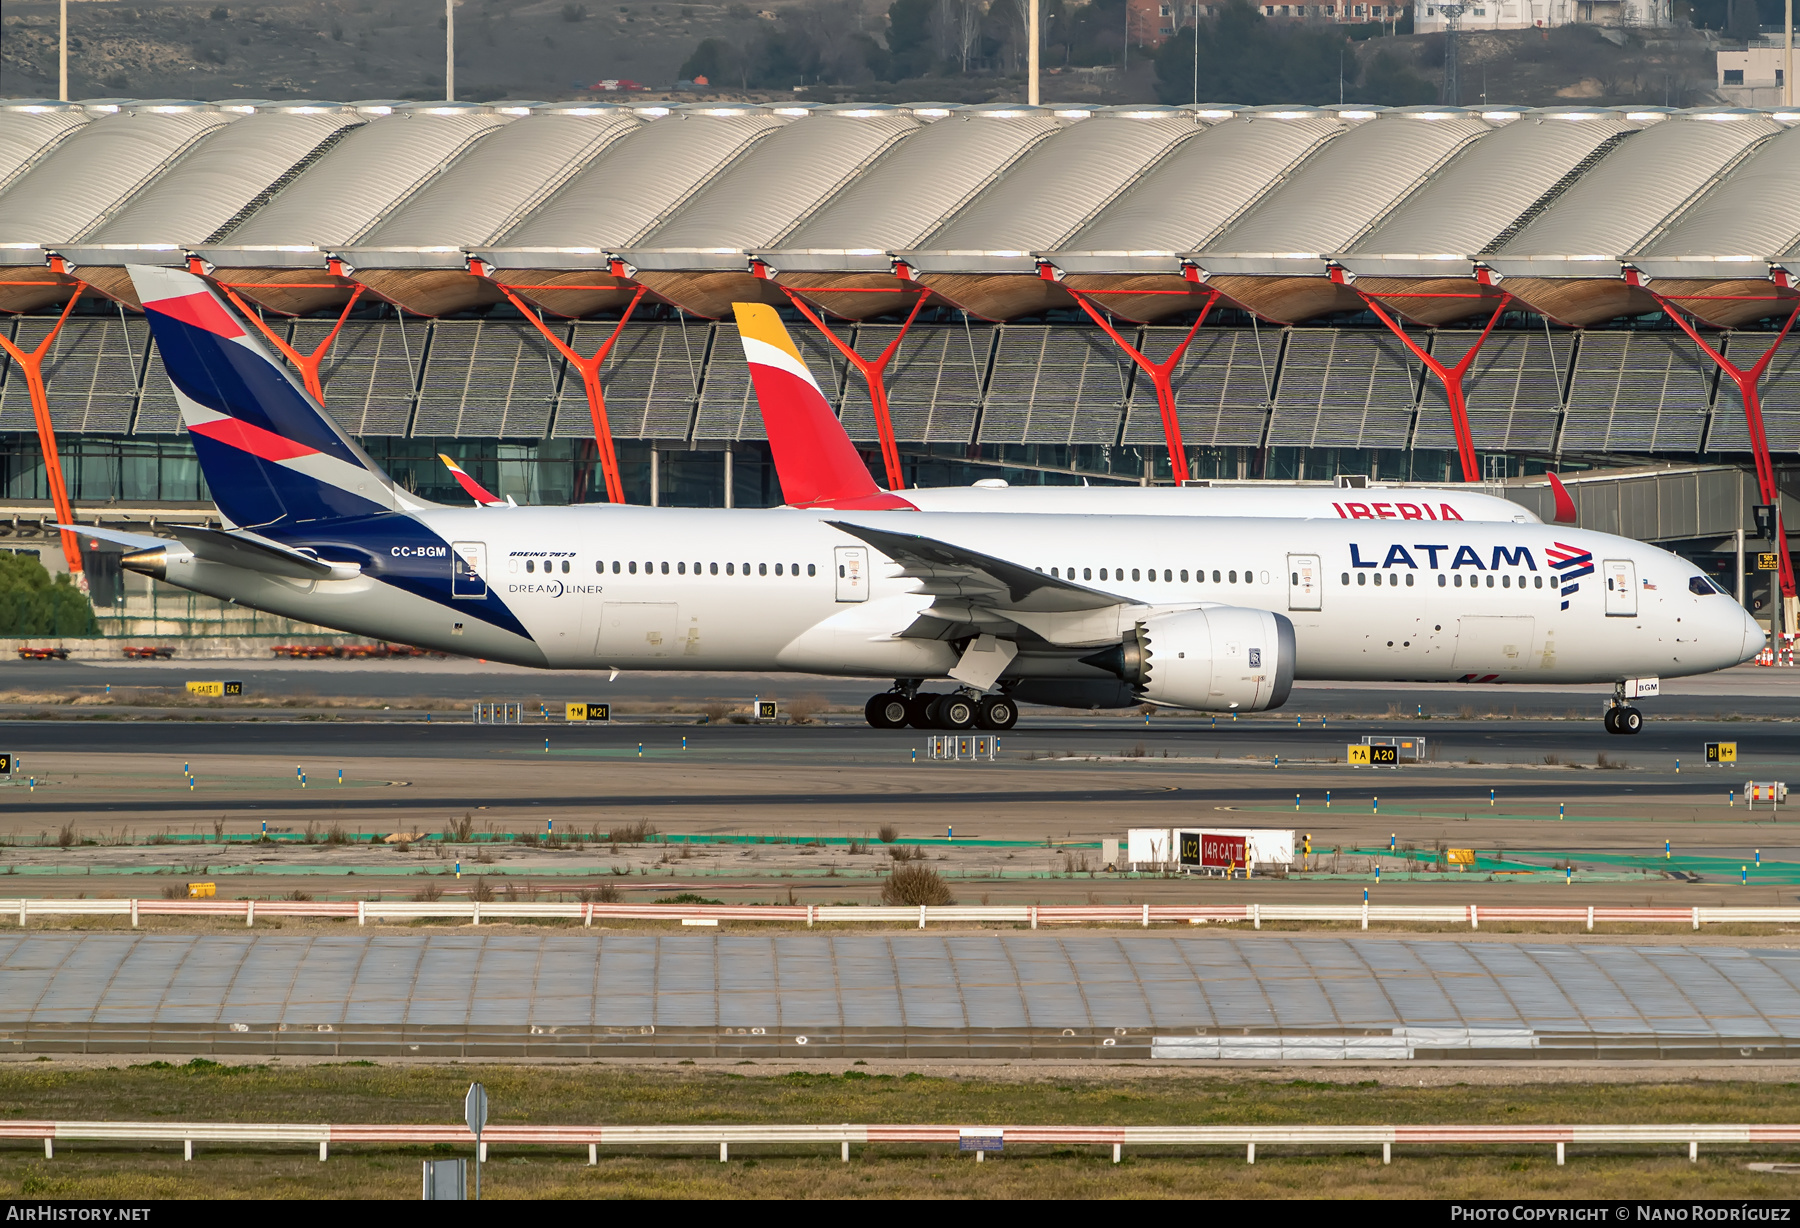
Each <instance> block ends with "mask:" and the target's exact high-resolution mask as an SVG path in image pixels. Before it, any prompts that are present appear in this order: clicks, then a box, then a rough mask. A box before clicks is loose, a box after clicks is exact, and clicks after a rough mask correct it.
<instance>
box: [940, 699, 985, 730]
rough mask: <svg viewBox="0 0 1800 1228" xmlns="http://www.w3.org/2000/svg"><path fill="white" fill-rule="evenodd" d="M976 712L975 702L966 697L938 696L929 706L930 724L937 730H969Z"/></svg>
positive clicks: (972, 725)
mask: <svg viewBox="0 0 1800 1228" xmlns="http://www.w3.org/2000/svg"><path fill="white" fill-rule="evenodd" d="M976 711H977V709H976V707H975V701H974V700H972V699H970V698H969V697H968V696H967V695H964V694H961V693H960V692H958V693H956V694H951V695H939V696H938V697H937V699H936V701H935V702H933V704H932V705H931V711H930V716H931V723H932V725H933V726H935V727H936V728H938V729H971V728H973V727H974V725H975V716H976Z"/></svg>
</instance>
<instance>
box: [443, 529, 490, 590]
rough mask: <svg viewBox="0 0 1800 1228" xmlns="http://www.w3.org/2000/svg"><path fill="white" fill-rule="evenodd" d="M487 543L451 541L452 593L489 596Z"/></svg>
mask: <svg viewBox="0 0 1800 1228" xmlns="http://www.w3.org/2000/svg"><path fill="white" fill-rule="evenodd" d="M487 591H488V590H487V543H486V542H451V543H450V595H451V596H452V597H468V598H475V599H479V598H482V597H486V596H487Z"/></svg>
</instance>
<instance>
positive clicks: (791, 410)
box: [731, 303, 913, 511]
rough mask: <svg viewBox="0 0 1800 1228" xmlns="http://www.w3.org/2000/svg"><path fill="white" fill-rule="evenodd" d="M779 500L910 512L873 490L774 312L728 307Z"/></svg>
mask: <svg viewBox="0 0 1800 1228" xmlns="http://www.w3.org/2000/svg"><path fill="white" fill-rule="evenodd" d="M731 307H732V310H733V311H735V312H736V313H737V324H738V337H739V339H740V340H742V341H743V343H744V361H745V362H747V363H749V364H750V381H751V384H752V385H753V386H754V387H755V389H756V404H757V407H758V408H759V409H760V410H761V411H762V419H763V429H764V430H765V431H766V432H767V433H768V436H769V451H770V452H771V453H772V454H773V456H774V458H775V473H776V475H777V476H778V477H779V478H780V479H781V494H782V497H783V499H785V500H786V501H787V503H788V504H789V505H790V506H792V507H829V508H838V509H842V510H846V511H849V510H877V509H889V508H891V509H898V510H909V509H912V507H913V505H912V504H911V503H908V502H907V501H906V500H905V499H903V498H901V497H900V496H899V495H896V494H891V493H890V492H888V491H885V490H883V489H881V487H879V486H877V485H876V484H875V479H874V478H873V477H871V476H870V475H869V467H868V466H867V465H865V464H863V459H862V457H861V456H860V455H858V454H857V451H856V446H855V445H854V444H852V443H851V442H850V436H848V435H847V434H845V433H844V428H843V426H842V425H841V424H840V423H839V422H838V420H837V418H836V416H835V415H833V414H832V412H831V404H830V402H828V401H827V400H826V399H825V394H824V393H823V392H821V391H820V390H819V385H818V383H817V381H815V380H814V379H813V376H812V372H811V371H809V370H807V367H806V360H805V359H803V358H801V357H800V351H799V349H798V348H796V347H795V345H794V341H793V338H791V337H789V336H788V331H787V328H786V327H785V326H784V325H783V324H782V323H781V317H780V316H779V315H777V314H776V312H775V309H774V308H773V307H770V306H767V305H766V304H763V303H733V304H732V305H731Z"/></svg>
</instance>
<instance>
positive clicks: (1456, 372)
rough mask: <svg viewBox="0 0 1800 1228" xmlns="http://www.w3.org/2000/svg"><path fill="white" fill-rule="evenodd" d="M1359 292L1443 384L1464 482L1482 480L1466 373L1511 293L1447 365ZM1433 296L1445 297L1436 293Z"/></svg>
mask: <svg viewBox="0 0 1800 1228" xmlns="http://www.w3.org/2000/svg"><path fill="white" fill-rule="evenodd" d="M1351 289H1353V290H1355V289H1356V287H1354V286H1352V287H1351ZM1356 293H1357V297H1359V298H1361V299H1362V301H1363V304H1364V305H1365V306H1367V307H1368V309H1369V310H1370V311H1372V312H1374V313H1375V317H1376V319H1378V320H1380V321H1381V322H1382V323H1383V324H1385V325H1387V326H1388V331H1390V332H1392V333H1393V334H1394V336H1396V337H1398V338H1400V343H1401V344H1402V345H1404V346H1405V347H1406V348H1407V349H1409V350H1411V351H1412V354H1413V357H1414V358H1417V359H1418V360H1419V361H1420V362H1422V363H1424V364H1425V369H1426V370H1428V371H1430V372H1431V373H1432V374H1433V375H1435V376H1437V377H1438V382H1439V383H1440V384H1442V385H1443V386H1444V399H1445V400H1446V401H1448V402H1449V403H1450V425H1451V426H1452V427H1454V428H1455V430H1456V454H1457V456H1458V458H1460V459H1461V461H1462V472H1463V481H1465V482H1479V481H1480V480H1481V458H1480V457H1478V456H1476V455H1475V432H1474V431H1472V430H1471V429H1470V428H1469V406H1468V402H1467V401H1466V400H1465V399H1464V397H1463V376H1465V375H1467V374H1468V373H1469V368H1470V367H1472V366H1474V365H1475V356H1476V355H1477V354H1479V353H1481V347H1482V346H1483V345H1485V344H1486V343H1487V339H1488V334H1490V333H1492V332H1493V331H1494V325H1496V324H1498V323H1499V322H1500V316H1501V314H1502V313H1503V312H1505V310H1506V308H1507V306H1508V305H1509V304H1510V303H1511V302H1512V295H1510V294H1502V295H1501V296H1500V305H1499V306H1497V307H1495V308H1494V314H1493V315H1491V316H1489V317H1488V322H1487V327H1486V328H1484V329H1482V330H1481V336H1479V337H1477V338H1475V344H1474V345H1472V346H1470V347H1469V352H1468V353H1467V354H1464V355H1463V356H1462V361H1461V362H1459V363H1457V364H1456V365H1455V366H1454V367H1446V366H1445V365H1444V364H1443V363H1441V362H1439V361H1438V360H1437V359H1435V358H1433V357H1432V356H1431V355H1430V354H1427V353H1426V352H1425V350H1424V348H1423V347H1421V346H1420V345H1419V344H1418V343H1417V342H1416V341H1414V340H1413V339H1412V338H1411V337H1409V336H1407V335H1406V330H1405V329H1404V328H1401V327H1400V325H1399V322H1398V321H1396V320H1395V319H1394V317H1392V316H1390V315H1389V314H1388V313H1387V312H1386V311H1383V310H1382V307H1381V304H1380V303H1378V302H1376V301H1375V300H1374V299H1373V298H1371V297H1370V296H1369V295H1367V294H1364V293H1363V292H1362V291H1360V290H1357V291H1356ZM1431 297H1433V298H1438V297H1442V296H1440V295H1433V296H1431ZM1470 297H1474V296H1473V295H1471V296H1470Z"/></svg>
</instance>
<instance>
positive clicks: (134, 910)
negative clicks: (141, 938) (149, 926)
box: [131, 899, 137, 929]
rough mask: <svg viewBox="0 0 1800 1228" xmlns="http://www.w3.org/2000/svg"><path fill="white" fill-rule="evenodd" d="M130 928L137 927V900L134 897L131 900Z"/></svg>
mask: <svg viewBox="0 0 1800 1228" xmlns="http://www.w3.org/2000/svg"><path fill="white" fill-rule="evenodd" d="M131 928H132V929H136V928H137V901H136V900H135V899H134V900H132V901H131Z"/></svg>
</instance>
